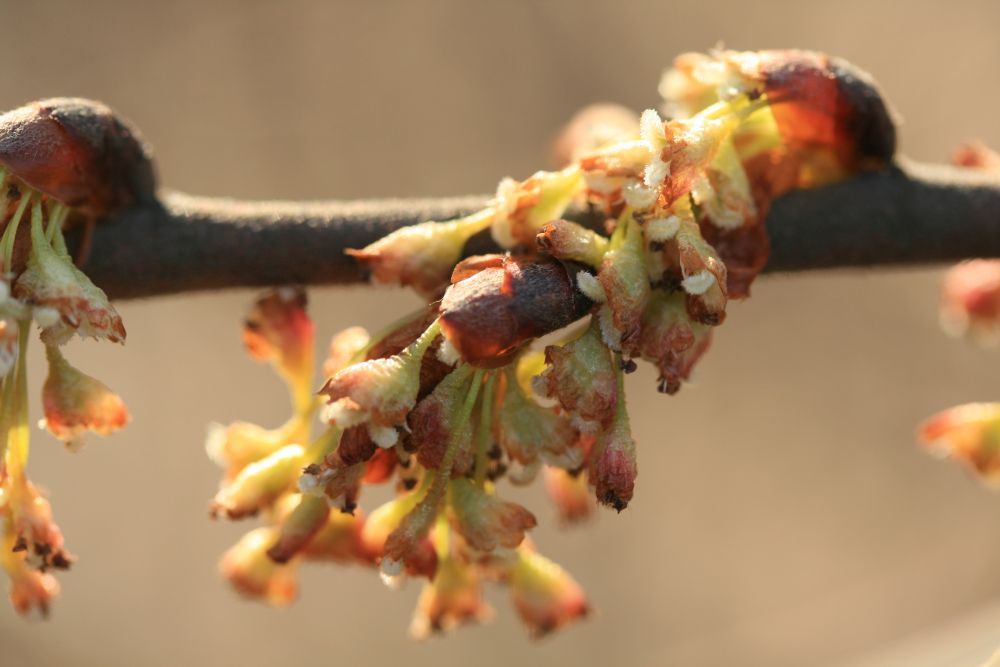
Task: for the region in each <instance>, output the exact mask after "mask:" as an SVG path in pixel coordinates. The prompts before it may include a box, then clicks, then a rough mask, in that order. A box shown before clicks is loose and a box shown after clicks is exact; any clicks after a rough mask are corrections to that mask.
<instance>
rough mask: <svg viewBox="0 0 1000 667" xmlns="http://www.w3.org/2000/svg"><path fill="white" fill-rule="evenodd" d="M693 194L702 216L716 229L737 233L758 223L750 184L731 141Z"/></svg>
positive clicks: (712, 163)
mask: <svg viewBox="0 0 1000 667" xmlns="http://www.w3.org/2000/svg"><path fill="white" fill-rule="evenodd" d="M691 194H692V196H693V198H694V201H695V203H697V204H698V207H699V208H700V210H701V212H702V214H703V215H704V216H705V217H706V218H707V219H708V220H709V222H711V223H712V224H713V225H715V226H716V227H720V228H722V229H735V228H738V227H742V226H743V225H746V224H752V223H753V222H755V221H756V218H757V207H756V204H755V203H754V197H753V192H752V191H751V189H750V181H749V179H748V178H747V173H746V170H745V169H744V168H743V164H742V163H741V162H740V156H739V154H738V153H737V152H736V147H735V146H734V145H733V142H732V141H731V140H727V141H725V142H723V143H722V145H721V146H720V148H719V152H718V154H717V155H716V156H715V159H714V160H713V161H712V162H711V164H709V165H708V167H707V169H706V171H705V175H704V177H702V178H700V179H698V180H696V181H695V184H694V186H693V187H692V191H691Z"/></svg>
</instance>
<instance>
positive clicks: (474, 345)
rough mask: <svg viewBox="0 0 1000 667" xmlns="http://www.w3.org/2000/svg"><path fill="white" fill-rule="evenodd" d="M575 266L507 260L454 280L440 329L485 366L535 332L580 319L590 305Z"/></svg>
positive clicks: (465, 354)
mask: <svg viewBox="0 0 1000 667" xmlns="http://www.w3.org/2000/svg"><path fill="white" fill-rule="evenodd" d="M577 271H578V269H576V268H574V267H573V266H572V265H564V264H562V263H560V262H558V261H556V260H553V259H528V258H516V257H511V258H507V259H506V260H505V261H503V262H502V264H501V265H500V266H491V267H489V268H484V269H483V270H482V271H479V272H478V273H475V274H474V275H472V276H470V277H469V278H466V279H465V280H462V281H460V282H458V283H455V284H454V285H452V286H451V287H449V288H448V291H447V292H445V295H444V299H443V300H442V301H441V331H442V333H444V335H445V337H446V338H447V339H448V341H449V342H450V343H451V344H452V345H453V346H454V348H455V349H456V350H457V351H458V353H459V355H461V357H462V359H463V360H465V361H467V362H469V363H471V364H474V365H476V366H482V367H486V368H495V367H497V366H500V365H503V364H504V363H506V362H507V360H508V358H509V355H510V354H511V353H513V352H515V351H516V350H517V349H518V348H520V346H521V345H523V344H524V343H526V342H528V341H530V340H531V339H533V338H536V337H538V336H542V335H545V334H547V333H549V332H551V331H555V330H556V329H560V328H562V327H564V326H566V325H567V324H570V323H571V322H574V321H575V320H578V319H579V318H581V317H583V315H584V314H586V312H587V310H588V309H589V308H590V307H591V305H592V303H591V302H590V300H589V299H587V298H586V297H585V296H583V294H581V293H580V291H579V290H578V289H577V288H576V285H575V281H574V276H575V274H576V273H577Z"/></svg>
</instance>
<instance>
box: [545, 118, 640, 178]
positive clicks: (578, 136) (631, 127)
mask: <svg viewBox="0 0 1000 667" xmlns="http://www.w3.org/2000/svg"><path fill="white" fill-rule="evenodd" d="M638 133H639V116H638V115H637V114H636V113H635V111H632V110H631V109H628V108H626V107H623V106H621V105H619V104H608V103H603V104H591V105H588V106H586V107H584V108H583V109H581V110H580V111H578V112H576V113H575V114H573V117H572V118H571V119H570V120H569V122H568V123H567V124H566V126H565V127H564V128H563V130H562V131H561V132H560V133H559V136H558V137H557V138H556V140H555V142H554V143H553V147H552V154H553V158H554V161H555V162H556V164H557V165H559V166H560V167H565V166H567V165H570V164H573V163H574V162H576V161H577V160H578V159H580V158H581V157H582V156H584V155H586V154H588V153H590V152H592V151H595V150H597V149H599V148H601V147H602V146H607V145H609V144H613V143H616V142H618V141H624V140H627V139H629V138H630V137H634V136H635V135H637V134H638Z"/></svg>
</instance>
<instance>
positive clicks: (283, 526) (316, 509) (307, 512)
mask: <svg viewBox="0 0 1000 667" xmlns="http://www.w3.org/2000/svg"><path fill="white" fill-rule="evenodd" d="M285 498H287V499H288V500H287V501H284V500H283V504H284V503H285V502H287V503H289V504H291V505H292V508H291V510H290V511H288V513H287V515H286V516H284V517H283V518H282V519H281V523H280V528H279V529H278V539H277V541H276V542H275V543H274V544H273V545H272V546H271V547H270V548H269V549H268V550H267V555H268V556H269V557H270V558H271V560H273V561H274V562H276V563H287V562H288V561H289V560H291V559H292V557H293V556H295V555H296V554H298V553H299V552H300V551H302V550H303V549H304V548H305V546H306V545H307V544H309V543H311V542H312V541H313V540H314V537H315V536H316V534H317V533H318V532H320V531H321V530H322V529H323V527H324V526H325V525H326V522H327V519H328V517H329V516H330V506H329V505H327V503H326V499H324V498H320V497H317V496H303V495H300V494H290V495H289V496H286V497H285Z"/></svg>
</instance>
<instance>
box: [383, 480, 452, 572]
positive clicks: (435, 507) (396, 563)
mask: <svg viewBox="0 0 1000 667" xmlns="http://www.w3.org/2000/svg"><path fill="white" fill-rule="evenodd" d="M439 479H440V478H439V477H437V476H435V479H434V482H433V483H432V484H431V485H430V487H429V488H428V489H427V492H426V493H424V494H422V497H421V498H420V500H419V501H418V502H417V504H416V505H415V506H414V507H413V509H411V510H410V511H409V512H407V513H406V515H405V516H404V517H403V518H402V519H401V520H400V522H399V525H398V526H396V528H395V529H394V530H393V531H392V532H391V533H389V536H388V537H387V538H386V539H385V546H384V547H383V549H382V563H381V569H382V572H383V573H384V574H386V575H389V576H394V575H396V574H399V571H400V569H401V567H404V566H405V568H406V569H407V571H414V570H417V571H419V572H420V574H427V575H430V574H431V573H429V572H424V571H422V570H423V567H422V566H423V564H424V563H425V561H426V560H427V555H426V550H427V547H428V546H431V549H432V550H433V546H432V545H430V541H429V540H428V537H427V536H428V534H429V533H430V530H431V528H432V527H433V526H434V523H435V522H436V521H437V519H438V514H439V513H440V511H441V509H442V508H443V505H444V496H445V491H446V485H445V484H441V483H440V482H439ZM436 567H437V559H436V558H435V559H434V568H436Z"/></svg>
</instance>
